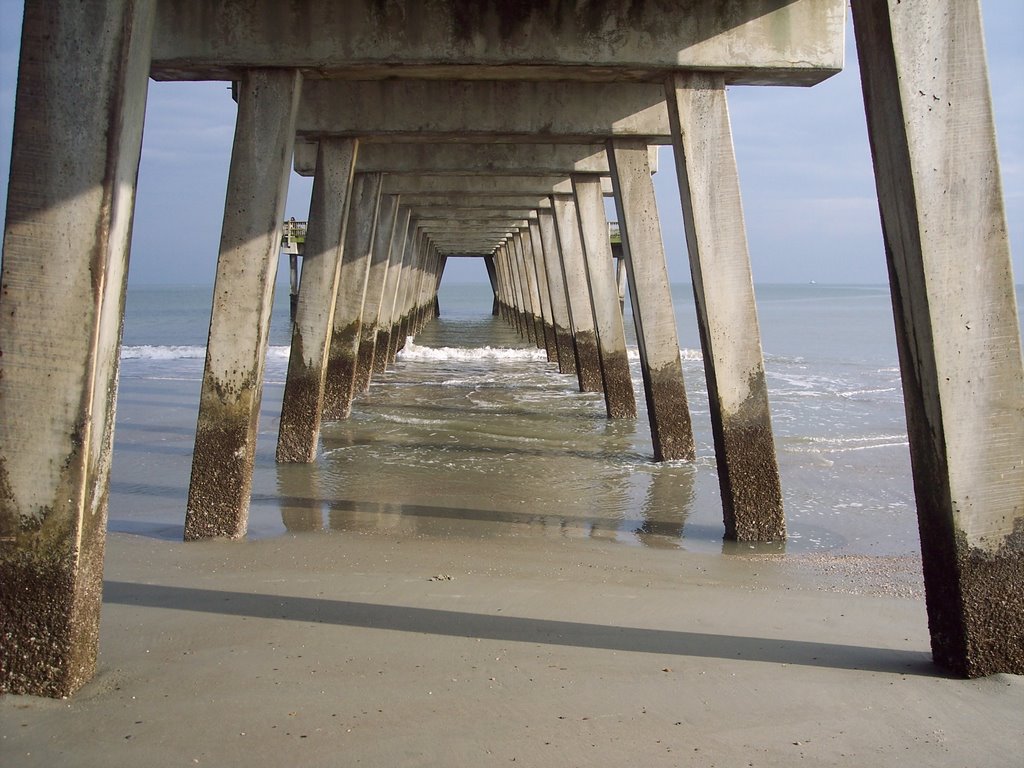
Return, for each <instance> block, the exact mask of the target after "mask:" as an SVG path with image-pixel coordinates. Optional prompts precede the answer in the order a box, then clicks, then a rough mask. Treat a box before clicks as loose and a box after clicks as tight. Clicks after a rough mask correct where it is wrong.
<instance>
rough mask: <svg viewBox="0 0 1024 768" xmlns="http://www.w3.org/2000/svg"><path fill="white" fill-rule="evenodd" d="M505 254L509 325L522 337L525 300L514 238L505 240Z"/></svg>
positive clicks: (503, 245) (523, 332)
mask: <svg viewBox="0 0 1024 768" xmlns="http://www.w3.org/2000/svg"><path fill="white" fill-rule="evenodd" d="M501 249H502V252H503V254H504V257H503V259H502V260H503V261H504V264H505V272H506V273H507V275H508V292H509V307H508V309H509V317H510V320H509V325H511V326H512V327H514V328H515V329H516V331H517V332H518V333H519V335H520V336H526V324H525V323H524V322H523V309H522V307H523V300H522V294H521V292H520V282H519V270H518V269H517V267H516V260H515V249H514V248H513V247H512V236H511V235H510V236H509V237H507V238H506V239H505V242H504V243H503V244H502V246H501Z"/></svg>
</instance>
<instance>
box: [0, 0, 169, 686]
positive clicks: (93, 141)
mask: <svg viewBox="0 0 1024 768" xmlns="http://www.w3.org/2000/svg"><path fill="white" fill-rule="evenodd" d="M154 5H155V3H153V2H151V0H136V1H135V2H131V0H122V1H121V2H116V1H114V0H111V2H108V3H105V4H103V5H102V6H99V7H97V6H94V5H84V6H83V5H82V4H80V3H76V2H68V1H67V0H46V1H45V2H43V1H42V0H29V2H26V4H25V16H24V26H23V31H22V44H21V58H20V63H19V68H18V90H17V96H16V101H15V117H14V136H13V151H12V153H11V173H10V186H9V187H8V191H7V219H6V224H5V228H4V240H3V274H2V284H3V291H2V293H0V310H2V311H0V352H2V355H0V425H2V426H0V659H3V662H2V663H0V693H15V694H31V695H35V696H52V697H61V696H69V695H71V694H72V693H73V692H74V691H76V690H77V689H78V688H79V687H81V686H82V685H83V684H84V683H85V682H87V681H88V680H89V679H90V678H91V677H92V676H93V674H94V672H95V669H96V650H97V643H98V638H99V618H100V602H101V594H102V584H103V550H104V542H105V535H106V519H107V491H108V487H109V475H110V453H111V447H112V445H113V432H114V407H115V400H116V390H117V371H118V361H119V354H120V347H121V319H122V317H123V313H124V293H125V281H126V279H127V271H128V249H129V245H130V240H131V228H132V216H133V214H134V208H135V179H136V175H137V173H138V167H139V153H140V148H141V145H142V124H143V116H144V114H145V109H146V85H147V78H148V74H149V59H150V40H151V34H152V27H153V10H154ZM82 40H88V41H89V44H88V45H82V44H81V41H82ZM12 74H13V73H12Z"/></svg>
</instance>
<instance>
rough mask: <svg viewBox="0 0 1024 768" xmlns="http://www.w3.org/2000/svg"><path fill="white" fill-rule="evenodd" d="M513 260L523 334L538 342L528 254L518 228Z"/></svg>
mask: <svg viewBox="0 0 1024 768" xmlns="http://www.w3.org/2000/svg"><path fill="white" fill-rule="evenodd" d="M511 254H512V261H513V263H514V264H515V267H516V277H517V279H518V283H519V299H520V305H519V316H520V319H521V320H522V328H523V335H524V336H525V337H526V338H527V340H529V341H532V342H533V343H534V344H536V343H537V323H536V321H535V319H534V314H533V292H532V291H531V290H530V280H529V278H528V277H527V272H526V256H525V255H524V254H523V238H522V236H521V235H520V233H519V230H516V231H515V232H514V233H513V235H512V238H511Z"/></svg>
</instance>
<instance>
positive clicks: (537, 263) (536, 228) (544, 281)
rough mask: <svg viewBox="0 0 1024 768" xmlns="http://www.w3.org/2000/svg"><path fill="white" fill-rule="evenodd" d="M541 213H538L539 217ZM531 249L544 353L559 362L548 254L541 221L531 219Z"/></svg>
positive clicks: (554, 361) (553, 361)
mask: <svg viewBox="0 0 1024 768" xmlns="http://www.w3.org/2000/svg"><path fill="white" fill-rule="evenodd" d="M539 213H540V211H538V215H539ZM529 227H530V249H531V251H532V253H533V273H534V280H535V281H536V283H537V291H538V293H539V294H540V306H541V312H542V313H543V314H544V352H545V354H546V355H547V358H548V362H549V363H557V362H558V342H557V341H556V339H555V324H554V317H553V314H552V307H551V288H550V286H549V285H548V273H547V266H546V262H547V254H545V253H544V242H543V240H542V239H541V234H540V221H539V220H538V219H530V225H529Z"/></svg>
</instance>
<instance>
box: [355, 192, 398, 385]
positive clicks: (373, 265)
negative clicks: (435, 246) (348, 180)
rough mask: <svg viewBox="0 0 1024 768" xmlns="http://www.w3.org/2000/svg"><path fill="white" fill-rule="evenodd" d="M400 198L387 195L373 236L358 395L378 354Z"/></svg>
mask: <svg viewBox="0 0 1024 768" xmlns="http://www.w3.org/2000/svg"><path fill="white" fill-rule="evenodd" d="M398 203H399V199H398V195H383V196H382V197H381V201H380V213H379V214H378V216H377V232H376V234H375V235H374V237H373V253H372V254H371V257H370V274H369V276H368V277H367V280H366V300H365V301H364V302H363V322H362V327H361V328H360V331H359V353H358V357H357V360H356V383H355V391H356V393H357V394H358V393H361V392H366V391H367V390H368V389H369V388H370V377H371V375H372V374H373V361H374V358H375V357H376V354H377V333H378V330H379V328H380V325H379V321H380V315H381V307H382V306H383V303H384V285H385V283H386V282H387V277H388V265H389V264H390V262H391V244H392V242H393V241H394V240H395V224H396V223H397V221H398Z"/></svg>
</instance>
